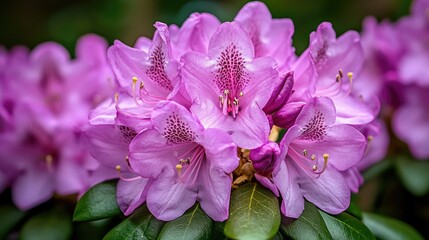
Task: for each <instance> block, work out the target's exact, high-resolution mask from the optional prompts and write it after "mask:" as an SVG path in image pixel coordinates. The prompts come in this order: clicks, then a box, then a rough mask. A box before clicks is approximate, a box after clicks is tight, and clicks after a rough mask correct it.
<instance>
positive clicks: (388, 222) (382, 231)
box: [363, 213, 423, 240]
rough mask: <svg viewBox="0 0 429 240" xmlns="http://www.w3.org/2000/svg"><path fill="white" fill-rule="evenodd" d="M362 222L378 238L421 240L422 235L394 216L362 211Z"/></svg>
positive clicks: (386, 239)
mask: <svg viewBox="0 0 429 240" xmlns="http://www.w3.org/2000/svg"><path fill="white" fill-rule="evenodd" d="M363 222H364V223H365V224H366V226H368V228H369V229H370V230H371V232H372V233H373V234H374V235H375V236H376V237H377V238H378V239H382V240H408V239H409V240H419V239H422V240H423V237H422V236H421V235H420V234H419V233H418V232H417V231H416V230H415V229H414V228H412V227H411V226H410V225H408V224H406V223H404V222H402V221H399V220H397V219H394V218H390V217H386V216H381V215H378V214H374V213H363Z"/></svg>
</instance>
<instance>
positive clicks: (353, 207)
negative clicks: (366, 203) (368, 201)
mask: <svg viewBox="0 0 429 240" xmlns="http://www.w3.org/2000/svg"><path fill="white" fill-rule="evenodd" d="M346 212H347V213H350V214H351V215H352V216H353V217H355V218H357V219H359V220H362V211H361V210H360V208H359V206H358V205H357V204H356V203H354V202H350V206H349V208H347V210H346Z"/></svg>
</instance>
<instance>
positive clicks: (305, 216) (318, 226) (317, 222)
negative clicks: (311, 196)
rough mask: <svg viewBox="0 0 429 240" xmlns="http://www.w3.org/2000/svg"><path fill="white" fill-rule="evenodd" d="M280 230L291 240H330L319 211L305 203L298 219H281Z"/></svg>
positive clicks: (330, 237)
mask: <svg viewBox="0 0 429 240" xmlns="http://www.w3.org/2000/svg"><path fill="white" fill-rule="evenodd" d="M280 230H281V232H282V233H283V234H284V235H285V236H287V237H289V238H291V239H297V240H299V239H303V240H312V239H332V236H331V234H330V233H329V230H328V228H327V227H326V225H325V221H324V220H323V218H322V216H321V215H320V212H319V210H318V209H317V207H316V206H314V205H313V204H312V203H309V202H307V201H306V202H305V208H304V212H303V213H302V214H301V216H300V217H299V218H298V219H296V220H295V219H291V218H286V217H284V216H283V217H282V225H281V226H280Z"/></svg>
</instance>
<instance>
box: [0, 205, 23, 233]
mask: <svg viewBox="0 0 429 240" xmlns="http://www.w3.org/2000/svg"><path fill="white" fill-rule="evenodd" d="M0 213H1V214H0V223H1V224H0V239H5V238H6V235H7V234H8V233H9V232H10V230H12V228H13V227H14V226H16V224H18V223H19V222H20V221H21V220H22V219H23V218H24V216H25V212H21V211H20V210H19V209H17V208H16V207H14V206H11V205H3V206H0Z"/></svg>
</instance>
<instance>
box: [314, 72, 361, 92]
mask: <svg viewBox="0 0 429 240" xmlns="http://www.w3.org/2000/svg"><path fill="white" fill-rule="evenodd" d="M343 76H344V75H343V72H342V70H339V71H338V74H337V76H336V78H335V81H334V82H333V83H331V84H330V85H328V86H326V87H323V88H317V90H316V95H317V96H328V97H331V98H333V97H336V98H342V97H346V96H348V95H350V93H351V92H352V88H353V73H352V72H348V73H347V78H348V79H349V81H348V88H347V90H345V89H344V88H343V86H344V81H343Z"/></svg>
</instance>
